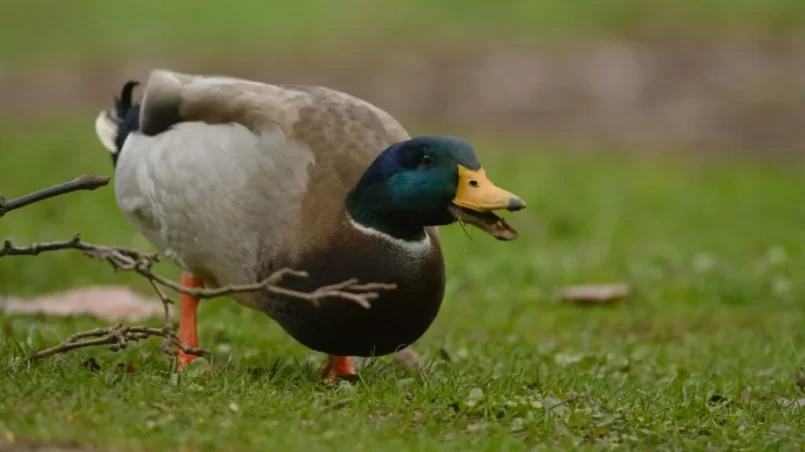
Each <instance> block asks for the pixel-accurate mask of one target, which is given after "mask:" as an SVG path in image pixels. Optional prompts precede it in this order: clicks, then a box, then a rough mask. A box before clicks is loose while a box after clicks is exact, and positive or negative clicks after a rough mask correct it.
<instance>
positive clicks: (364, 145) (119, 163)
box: [95, 70, 525, 378]
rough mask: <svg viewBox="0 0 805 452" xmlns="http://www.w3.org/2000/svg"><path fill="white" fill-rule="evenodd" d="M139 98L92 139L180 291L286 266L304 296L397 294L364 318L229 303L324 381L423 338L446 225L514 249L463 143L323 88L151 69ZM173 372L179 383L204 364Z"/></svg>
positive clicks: (440, 288) (298, 306) (183, 325)
mask: <svg viewBox="0 0 805 452" xmlns="http://www.w3.org/2000/svg"><path fill="white" fill-rule="evenodd" d="M137 84H138V83H137V82H128V83H126V84H125V85H124V87H123V89H122V92H121V94H120V98H119V99H116V103H115V108H112V109H108V110H103V111H101V112H100V114H99V115H98V117H97V119H96V122H95V128H96V132H97V135H98V138H99V139H100V141H101V143H102V144H103V146H104V147H106V148H107V149H108V150H109V151H110V152H111V154H112V162H113V164H114V166H115V174H114V176H115V181H114V190H115V198H116V201H117V204H118V206H119V207H120V209H121V211H122V212H123V214H124V215H125V216H126V217H127V218H128V220H129V221H130V222H131V223H132V224H133V225H134V227H135V228H136V229H137V230H139V231H140V232H141V233H142V234H143V235H144V236H145V237H146V238H147V239H148V240H150V241H151V242H152V243H153V244H154V245H155V246H156V247H157V248H158V249H159V250H161V251H162V252H163V253H164V254H165V255H166V256H168V257H169V258H170V259H171V260H173V261H174V262H175V263H176V264H177V265H179V266H180V267H181V269H182V272H183V273H182V284H183V285H184V286H186V287H205V286H206V287H219V286H223V285H229V284H244V283H252V282H256V281H259V280H261V279H263V278H264V277H266V276H267V275H269V274H271V273H272V272H274V271H276V270H279V269H281V268H286V267H288V268H293V269H297V270H304V271H306V272H308V273H309V277H308V278H305V279H299V280H296V281H291V282H290V286H289V287H290V288H293V289H296V290H303V291H310V290H314V289H315V288H317V287H320V286H322V285H327V284H332V283H336V282H339V281H342V280H345V279H348V278H358V279H359V280H360V281H364V282H370V281H371V282H388V283H395V284H396V285H397V288H396V289H395V290H391V291H388V292H382V293H381V294H380V295H379V297H378V298H377V299H375V300H373V302H372V306H371V308H370V309H364V308H361V307H360V306H358V305H356V304H353V303H350V302H348V301H343V300H336V299H333V300H327V301H323V302H322V303H320V304H319V306H314V305H312V304H310V303H305V302H302V301H299V300H294V299H286V298H284V297H279V296H276V295H272V294H269V293H261V292H255V293H242V294H237V295H233V297H232V298H234V299H235V300H236V301H237V302H239V303H240V304H242V305H244V306H247V307H249V308H252V309H255V310H257V311H260V312H263V313H265V314H267V315H268V316H270V317H271V318H272V319H274V320H275V321H276V322H277V323H279V325H280V326H281V327H282V328H283V329H284V330H285V331H286V332H287V333H288V334H290V335H291V336H292V337H293V338H294V339H295V340H297V341H298V342H300V343H301V344H303V345H305V346H307V347H309V348H311V349H313V350H316V351H319V352H322V353H325V354H328V355H329V359H328V361H327V363H326V364H325V365H324V367H323V371H324V373H325V375H326V376H327V377H328V378H331V377H335V376H349V375H354V374H355V371H354V369H353V367H352V364H351V361H350V359H351V357H352V356H380V355H385V354H389V353H393V352H395V351H397V350H400V349H401V348H404V347H407V346H409V345H410V344H412V343H413V342H415V341H416V340H417V339H419V338H420V336H422V335H423V334H424V333H425V331H426V330H427V329H428V328H429V326H430V325H431V323H432V322H433V320H434V318H435V317H436V315H437V313H438V311H439V308H440V306H441V303H442V298H443V296H444V287H445V274H444V260H443V258H442V250H441V246H440V244H439V239H438V236H437V231H436V227H437V226H440V225H447V224H450V223H453V222H455V221H457V220H461V221H463V222H466V223H470V224H472V225H474V226H477V227H479V228H480V229H482V230H484V231H486V232H488V233H489V234H491V235H493V236H495V237H497V238H499V239H501V240H511V239H514V238H515V237H516V231H514V229H513V228H511V227H510V226H509V225H508V224H507V223H506V222H505V221H503V220H502V219H501V218H500V217H499V216H497V215H496V214H494V213H492V211H494V210H503V209H505V210H509V211H516V210H520V209H523V208H524V207H525V202H523V200H522V199H520V198H519V197H517V196H515V195H514V194H512V193H510V192H508V191H505V190H503V189H501V188H498V187H497V186H495V185H494V184H493V183H492V182H491V181H490V180H489V179H488V178H487V176H486V174H485V171H484V169H483V167H482V166H481V164H480V162H479V161H478V158H477V157H476V154H475V152H474V150H473V148H472V146H471V145H470V144H469V143H467V142H466V141H465V140H463V139H461V138H458V137H453V136H421V137H415V138H411V137H410V136H409V135H408V134H407V133H406V131H405V129H404V128H403V127H402V126H401V125H400V124H399V123H398V122H397V121H396V120H395V119H394V118H393V117H392V116H391V115H389V114H388V113H387V112H385V111H383V110H381V109H380V108H378V107H376V106H374V105H372V104H370V103H368V102H366V101H363V100H361V99H358V98H356V97H353V96H351V95H349V94H346V93H343V92H339V91H336V90H333V89H329V88H326V87H321V86H302V85H272V84H265V83H259V82H255V81H249V80H244V79H238V78H232V77H219V76H202V75H191V74H184V73H178V72H172V71H168V70H154V71H152V72H151V73H150V74H149V77H148V80H147V82H146V84H145V85H144V88H143V94H142V98H141V101H140V103H139V104H137V103H134V102H133V101H132V92H133V89H134V88H135V86H137ZM197 305H198V299H195V298H193V297H190V296H187V295H182V296H181V298H180V316H179V338H180V340H181V341H182V342H183V343H185V344H187V345H190V346H193V347H197V346H198V339H197V334H196V307H197ZM177 358H178V366H179V368H180V369H183V368H185V367H186V365H187V364H189V362H190V361H192V360H193V359H194V358H195V357H194V356H190V355H185V354H184V353H182V352H181V351H179V352H178V356H177Z"/></svg>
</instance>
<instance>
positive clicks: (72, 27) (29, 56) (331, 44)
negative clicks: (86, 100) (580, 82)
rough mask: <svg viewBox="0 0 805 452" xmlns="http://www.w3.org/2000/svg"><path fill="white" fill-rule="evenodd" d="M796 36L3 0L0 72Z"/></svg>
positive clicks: (532, 20)
mask: <svg viewBox="0 0 805 452" xmlns="http://www.w3.org/2000/svg"><path fill="white" fill-rule="evenodd" d="M803 25H805V3H804V2H802V1H800V0H709V1H693V0H680V1H674V2H671V1H668V2H663V4H662V6H661V7H658V6H657V3H654V2H647V1H644V0H617V1H614V2H613V1H608V0H577V1H565V0H510V1H508V2H507V3H496V2H489V1H484V0H443V1H439V2H433V1H425V0H408V1H394V2H382V3H381V2H369V1H366V0H343V1H339V2H333V1H326V0H308V1H297V2H264V1H258V0H242V1H238V2H229V3H226V4H222V3H221V2H215V1H212V0H176V1H172V2H166V1H163V0H138V1H137V2H136V3H131V4H128V3H116V2H110V1H106V0H72V1H71V2H70V3H69V4H68V3H53V2H47V1H42V0H39V1H29V0H4V1H3V2H2V4H0V61H2V60H6V61H5V62H7V63H35V64H43V65H53V64H63V65H66V66H74V65H76V64H85V63H88V62H89V61H92V59H94V58H97V57H99V56H106V57H115V58H121V59H130V58H135V57H137V56H142V57H149V58H153V57H154V56H155V55H157V54H160V53H161V54H163V55H165V54H170V55H174V56H175V55H177V54H178V55H183V56H195V57H210V56H212V55H216V54H217V55H219V56H223V57H226V58H248V56H247V55H248V54H249V53H251V52H258V53H259V54H260V55H272V54H283V55H299V54H306V53H309V52H317V53H322V54H330V56H332V57H334V58H336V57H337V56H336V55H334V54H333V53H332V52H335V51H340V52H347V53H353V52H355V51H356V50H357V49H363V50H377V49H384V48H386V49H392V50H393V49H394V48H396V47H397V46H399V45H405V44H417V43H418V44H421V45H426V46H432V45H433V44H434V42H439V45H458V46H465V47H466V46H473V45H477V44H480V45H494V44H496V43H500V42H506V43H509V44H511V43H512V42H513V41H519V42H525V43H531V42H534V41H541V42H544V41H551V40H554V39H562V38H579V37H589V36H595V37H621V38H630V37H635V36H645V35H660V36H662V35H664V34H670V35H671V36H673V37H677V38H678V37H679V36H680V35H685V34H688V33H695V34H704V35H708V34H723V33H728V34H734V35H736V36H746V34H747V33H762V34H768V33H779V34H789V33H799V34H801V32H802V27H803ZM65 49H69V51H66V50H65ZM260 61H261V62H262V63H268V62H269V61H266V60H264V59H260ZM12 66H13V64H12Z"/></svg>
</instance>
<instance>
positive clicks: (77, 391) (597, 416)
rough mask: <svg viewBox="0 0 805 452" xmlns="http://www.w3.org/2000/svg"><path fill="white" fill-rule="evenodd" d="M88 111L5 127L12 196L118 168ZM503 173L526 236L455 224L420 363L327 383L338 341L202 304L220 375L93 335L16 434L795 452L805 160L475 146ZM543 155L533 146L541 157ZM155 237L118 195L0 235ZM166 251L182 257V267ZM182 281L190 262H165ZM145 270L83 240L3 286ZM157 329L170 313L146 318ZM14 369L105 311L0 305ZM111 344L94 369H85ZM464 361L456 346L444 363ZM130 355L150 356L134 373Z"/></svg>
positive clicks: (293, 443)
mask: <svg viewBox="0 0 805 452" xmlns="http://www.w3.org/2000/svg"><path fill="white" fill-rule="evenodd" d="M91 120H92V115H86V117H83V116H82V117H79V118H77V119H75V118H74V119H70V120H65V121H52V122H44V123H40V124H36V125H33V124H27V125H26V124H11V123H8V124H6V125H3V126H0V136H2V137H4V138H3V141H2V142H0V155H2V156H3V164H2V165H1V166H0V193H3V194H5V195H7V196H14V195H18V194H22V193H25V192H28V191H32V190H35V189H37V188H41V187H43V186H45V185H48V184H51V183H56V182H60V181H62V180H66V179H69V178H72V177H74V176H75V175H78V174H83V173H88V172H97V173H100V174H110V173H111V170H110V166H109V161H108V157H107V156H106V155H105V154H104V152H105V151H104V150H102V148H101V147H100V145H99V144H98V143H96V142H95V138H94V136H93V130H92V124H91ZM473 141H475V142H477V143H478V144H477V149H478V151H479V153H480V157H481V159H482V161H484V162H485V163H486V166H487V167H488V172H489V174H490V177H492V179H493V180H495V181H496V182H498V183H499V184H500V185H502V186H504V187H506V188H508V189H511V190H512V191H514V192H516V193H518V194H521V195H522V196H523V197H524V198H525V199H527V201H528V202H529V208H528V209H527V211H526V212H522V213H518V214H515V215H511V216H510V220H511V222H512V223H513V224H514V225H516V226H517V227H518V228H519V229H520V231H521V237H520V239H519V240H518V241H517V242H513V243H498V242H496V241H494V240H493V239H491V238H488V237H486V236H483V235H481V234H480V233H478V232H475V231H470V235H471V237H472V238H471V239H470V238H468V237H467V236H466V235H465V234H464V232H463V231H462V230H461V229H459V228H457V227H455V226H453V227H449V228H444V229H443V232H442V236H443V241H444V246H445V249H446V258H447V269H448V289H447V296H446V302H445V305H444V307H443V309H442V312H441V313H440V315H439V317H438V319H437V321H436V322H435V324H434V325H433V327H432V328H431V329H430V331H429V332H428V333H427V334H426V336H425V337H424V338H422V339H421V340H420V341H419V342H418V343H417V344H416V346H415V348H416V349H417V350H418V351H419V352H420V353H422V354H423V355H424V356H425V357H426V359H427V360H428V362H429V369H428V371H427V372H426V373H425V374H424V375H422V376H414V375H409V374H405V373H401V372H400V371H397V370H395V369H394V368H392V367H391V366H390V365H389V359H388V358H385V359H380V360H378V362H377V363H375V364H374V365H373V366H370V367H369V368H368V369H365V370H363V371H362V372H361V374H362V379H363V380H362V381H361V382H360V383H358V384H355V385H341V386H337V387H334V388H328V387H325V386H324V385H322V384H321V383H320V382H319V378H318V377H317V375H316V373H315V369H316V367H317V366H318V364H319V363H320V362H321V359H322V356H321V355H318V354H315V353H312V352H310V351H309V350H307V349H305V348H303V347H302V346H300V345H298V344H296V343H294V342H293V341H292V340H291V339H290V338H288V337H287V336H286V335H285V334H284V333H282V331H281V330H280V328H279V327H277V326H276V325H274V324H272V322H271V321H270V320H269V319H268V318H267V317H263V316H256V315H254V314H253V313H252V312H251V311H247V310H245V309H243V308H240V307H238V306H237V305H236V304H235V303H233V302H229V301H226V300H212V301H209V302H205V303H202V305H201V307H200V313H199V315H200V322H199V324H200V338H201V341H202V344H203V345H205V346H207V347H210V348H213V349H214V350H215V356H214V358H213V363H214V369H215V371H214V372H213V373H212V374H210V375H199V374H191V375H185V376H178V375H176V374H174V373H173V371H172V363H171V362H170V361H169V360H168V359H166V357H164V356H163V355H161V354H160V352H159V350H158V348H159V344H158V341H157V340H153V341H152V342H150V343H147V345H143V346H137V347H132V348H131V349H129V350H126V351H123V352H119V353H111V352H109V351H107V350H103V349H99V350H92V351H76V352H74V353H71V354H68V355H62V356H60V357H58V358H57V359H54V360H51V361H48V362H44V363H42V364H41V365H37V366H33V367H31V368H29V369H25V370H22V371H20V372H17V373H14V374H7V375H6V374H3V375H2V377H0V378H2V380H0V381H2V383H0V444H2V441H3V433H4V432H5V433H6V436H10V435H11V434H13V435H14V437H15V438H16V441H18V442H24V441H43V442H76V443H79V444H92V445H98V446H106V447H112V448H116V449H121V450H155V449H157V448H177V447H182V448H184V449H199V450H213V449H214V450H239V449H241V448H250V449H258V450H270V449H276V448H280V447H288V448H291V449H293V450H329V449H335V448H342V449H343V448H345V447H346V448H349V449H354V450H376V449H399V450H521V449H526V448H533V447H537V446H539V447H544V448H549V449H558V450H568V449H570V448H581V449H587V450H599V449H602V448H606V447H607V446H618V447H622V448H631V449H655V448H656V449H658V450H668V449H675V450H678V449H684V450H705V449H708V450H712V449H716V450H721V449H734V450H738V449H744V450H764V449H769V450H792V449H796V448H797V447H801V444H802V443H803V440H805V415H803V410H801V409H797V408H790V407H785V406H781V404H780V399H788V400H796V399H799V398H803V397H805V396H803V395H802V393H801V392H798V391H797V388H796V386H795V384H794V381H793V373H794V371H795V370H796V369H797V368H798V367H799V366H800V365H801V364H803V363H805V349H804V348H803V345H805V330H803V328H802V325H803V322H805V312H803V304H802V301H803V294H804V293H805V278H803V277H802V268H805V234H803V231H805V205H803V204H802V201H801V196H800V194H801V193H802V183H803V180H802V179H803V178H802V174H803V173H802V167H801V166H799V165H788V166H775V165H772V164H760V163H757V162H751V161H730V162H705V161H703V160H700V159H695V158H692V157H668V156H666V157H658V156H654V157H649V156H631V157H627V156H624V155H615V154H604V153H583V152H582V153H580V152H572V150H568V149H553V150H555V151H560V152H551V153H548V152H545V153H542V152H533V151H531V150H532V149H535V148H536V147H537V146H536V145H535V144H533V143H525V144H517V143H513V144H507V145H505V146H504V147H505V148H506V149H508V150H509V151H510V152H501V153H490V152H488V151H486V150H487V149H493V148H499V147H500V146H501V145H500V144H499V143H495V146H494V147H493V146H492V144H493V143H489V142H484V140H483V139H474V140H473ZM530 151H531V152H530ZM75 232H81V233H83V235H84V238H85V239H86V240H88V241H93V242H100V243H108V244H118V245H125V246H135V247H140V248H145V247H147V244H146V243H145V242H144V240H143V239H142V238H141V237H139V236H138V235H137V234H136V233H135V232H134V230H133V229H132V228H131V227H130V226H129V225H128V224H127V223H126V222H125V220H124V219H123V218H122V216H121V215H120V214H119V212H118V211H117V209H116V207H115V205H114V200H113V192H112V190H111V189H101V190H99V191H96V192H89V193H76V194H72V195H68V196H66V197H63V198H61V199H58V200H51V201H47V202H44V203H40V204H38V205H35V206H32V207H29V208H26V209H24V210H20V211H18V212H13V213H11V214H9V215H8V216H7V217H5V218H3V219H2V220H0V237H7V238H11V239H13V240H15V241H18V242H21V243H23V242H27V241H46V240H56V239H62V238H66V237H69V236H70V235H71V234H73V233H75ZM166 265H167V264H166ZM168 273H169V274H171V275H174V276H175V275H176V272H175V269H170V271H169V272H168ZM606 281H628V282H629V283H631V284H633V285H634V287H635V290H636V293H635V295H634V296H633V297H632V298H630V299H629V300H628V301H626V302H624V303H621V304H617V305H614V306H609V307H597V308H580V307H576V306H571V305H567V304H564V303H561V302H558V301H556V300H555V299H554V298H553V297H552V293H553V292H554V291H555V290H556V289H558V288H559V287H561V286H563V285H566V284H572V283H587V282H606ZM120 283H126V284H132V285H134V286H135V287H137V288H139V289H141V290H143V291H144V292H145V293H148V292H147V287H146V286H145V284H143V282H142V281H140V280H138V279H137V278H134V277H129V276H125V275H123V276H121V275H115V274H113V273H112V272H111V271H110V270H109V269H108V268H107V267H106V266H105V265H103V264H102V263H100V262H95V261H91V260H88V259H86V258H84V257H83V256H80V255H77V254H71V253H67V252H65V253H61V254H50V255H43V256H40V257H37V258H13V259H12V258H7V259H2V260H0V293H4V294H19V295H33V294H38V293H45V292H49V291H55V290H61V289H66V288H70V287H74V286H80V285H85V284H120ZM153 322H154V323H155V324H156V323H158V320H157V319H155V320H154V321H153ZM0 323H2V324H3V325H5V331H6V335H5V336H0V337H2V338H3V339H2V342H0V344H1V345H0V362H7V361H8V360H10V359H12V358H14V357H16V356H19V354H20V353H24V352H27V351H29V350H31V349H34V348H40V347H44V346H48V345H51V344H54V343H56V342H57V341H59V340H61V339H63V338H64V337H66V336H67V335H69V334H70V333H72V332H75V331H78V330H80V329H85V328H91V327H95V326H99V325H100V324H102V322H99V321H96V320H92V319H88V318H72V319H63V318H40V317H2V315H0ZM90 356H92V357H94V358H95V359H96V360H97V362H98V363H99V364H100V366H101V369H100V370H99V371H96V372H90V371H88V370H87V369H86V368H85V367H84V366H82V363H83V362H84V361H85V360H86V359H87V358H88V357H90ZM448 357H449V359H447V358H448ZM118 363H125V364H131V365H133V366H134V369H135V371H134V372H133V373H130V374H123V373H120V372H118V371H117V370H116V365H117V364H118Z"/></svg>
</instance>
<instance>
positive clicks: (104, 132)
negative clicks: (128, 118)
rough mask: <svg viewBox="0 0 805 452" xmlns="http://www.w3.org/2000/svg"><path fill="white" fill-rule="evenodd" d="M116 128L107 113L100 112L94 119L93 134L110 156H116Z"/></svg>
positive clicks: (115, 123) (115, 124)
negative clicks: (95, 134)
mask: <svg viewBox="0 0 805 452" xmlns="http://www.w3.org/2000/svg"><path fill="white" fill-rule="evenodd" d="M117 127H118V126H117V122H115V120H114V119H112V117H111V116H110V115H109V112H107V111H101V113H100V114H99V115H98V117H97V118H96V119H95V133H97V134H98V138H99V139H100V140H101V144H103V146H104V147H105V148H106V149H108V150H109V152H111V153H112V154H117V146H115V137H116V136H117Z"/></svg>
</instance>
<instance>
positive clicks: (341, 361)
mask: <svg viewBox="0 0 805 452" xmlns="http://www.w3.org/2000/svg"><path fill="white" fill-rule="evenodd" d="M321 375H322V377H324V382H325V383H327V384H331V383H335V382H336V380H338V379H339V378H346V379H350V377H355V376H356V375H358V374H357V373H356V372H355V369H354V368H353V367H352V358H350V357H349V356H335V355H330V356H329V357H328V358H327V364H325V365H324V366H323V367H322V369H321Z"/></svg>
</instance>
